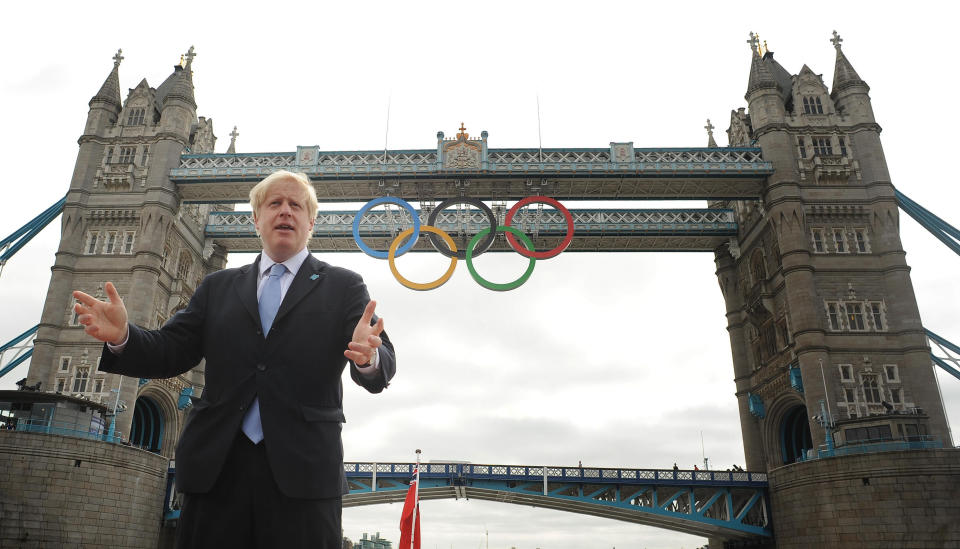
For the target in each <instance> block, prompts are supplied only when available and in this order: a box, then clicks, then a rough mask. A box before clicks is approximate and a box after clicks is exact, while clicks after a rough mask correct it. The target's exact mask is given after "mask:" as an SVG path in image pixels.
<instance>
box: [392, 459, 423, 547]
mask: <svg viewBox="0 0 960 549" xmlns="http://www.w3.org/2000/svg"><path fill="white" fill-rule="evenodd" d="M419 479H420V469H419V467H417V468H415V469H414V470H413V478H412V479H410V488H409V489H407V498H406V499H405V500H404V501H403V513H402V514H401V515H400V543H399V544H398V546H397V549H420V501H419V499H420V491H419V490H418V489H417V484H418V481H419Z"/></svg>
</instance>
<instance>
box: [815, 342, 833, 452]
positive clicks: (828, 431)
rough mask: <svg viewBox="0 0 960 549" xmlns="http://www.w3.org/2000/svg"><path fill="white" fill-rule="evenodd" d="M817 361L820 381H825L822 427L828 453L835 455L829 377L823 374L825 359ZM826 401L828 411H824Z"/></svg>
mask: <svg viewBox="0 0 960 549" xmlns="http://www.w3.org/2000/svg"><path fill="white" fill-rule="evenodd" d="M817 361H818V362H819V363H820V379H822V380H823V400H821V401H820V418H821V419H820V421H819V423H820V425H821V426H822V427H823V431H824V443H825V444H826V445H827V452H829V453H830V454H833V432H832V429H833V425H834V424H833V413H831V411H830V397H829V395H828V393H827V376H826V375H824V373H823V359H822V358H819V359H817ZM824 401H826V403H827V409H826V410H824V409H823V403H824Z"/></svg>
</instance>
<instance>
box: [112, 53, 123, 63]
mask: <svg viewBox="0 0 960 549" xmlns="http://www.w3.org/2000/svg"><path fill="white" fill-rule="evenodd" d="M121 53H123V50H120V49H118V50H117V54H116V55H114V56H113V68H117V67H119V66H120V62H121V61H123V56H122V55H120V54H121Z"/></svg>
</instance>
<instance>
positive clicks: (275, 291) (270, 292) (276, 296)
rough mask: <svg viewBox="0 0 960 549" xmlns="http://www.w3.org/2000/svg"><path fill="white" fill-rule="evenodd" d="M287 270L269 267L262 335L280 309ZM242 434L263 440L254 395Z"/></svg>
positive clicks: (263, 296)
mask: <svg viewBox="0 0 960 549" xmlns="http://www.w3.org/2000/svg"><path fill="white" fill-rule="evenodd" d="M285 272H287V267H286V266H284V264H283V263H274V264H273V267H271V268H270V276H269V278H267V281H266V282H265V283H264V285H263V291H262V292H260V306H259V310H260V325H261V326H263V337H267V334H268V333H270V327H271V326H272V325H273V319H275V318H276V317H277V311H278V310H280V301H281V299H280V296H281V292H280V279H281V278H282V277H283V274H284V273H285ZM243 434H245V435H247V438H249V439H250V440H251V441H253V443H254V444H257V443H259V442H260V441H261V440H263V425H262V424H261V423H260V398H259V397H255V398H254V399H253V404H251V405H250V409H249V410H247V414H246V415H245V416H243Z"/></svg>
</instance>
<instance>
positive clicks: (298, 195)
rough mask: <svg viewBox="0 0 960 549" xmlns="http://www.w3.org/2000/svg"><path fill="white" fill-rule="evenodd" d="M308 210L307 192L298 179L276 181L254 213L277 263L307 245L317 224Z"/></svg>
mask: <svg viewBox="0 0 960 549" xmlns="http://www.w3.org/2000/svg"><path fill="white" fill-rule="evenodd" d="M315 220H316V219H310V214H309V212H308V211H307V193H306V191H305V190H304V189H303V186H301V185H300V184H299V183H297V182H296V181H291V180H289V179H287V180H282V181H279V182H277V183H274V184H273V185H271V186H270V189H269V190H268V191H267V195H266V197H264V200H263V203H262V204H260V207H259V208H258V209H257V211H255V212H253V223H254V225H256V227H257V231H258V232H259V233H260V240H262V241H263V249H264V250H265V251H266V252H267V255H269V256H270V259H273V260H274V261H276V262H278V263H279V262H283V261H286V260H288V259H290V258H291V257H293V256H294V255H295V254H296V253H297V252H299V251H300V250H302V249H303V247H304V246H306V245H307V240H308V239H309V238H310V233H312V232H313V223H314V221H315Z"/></svg>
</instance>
